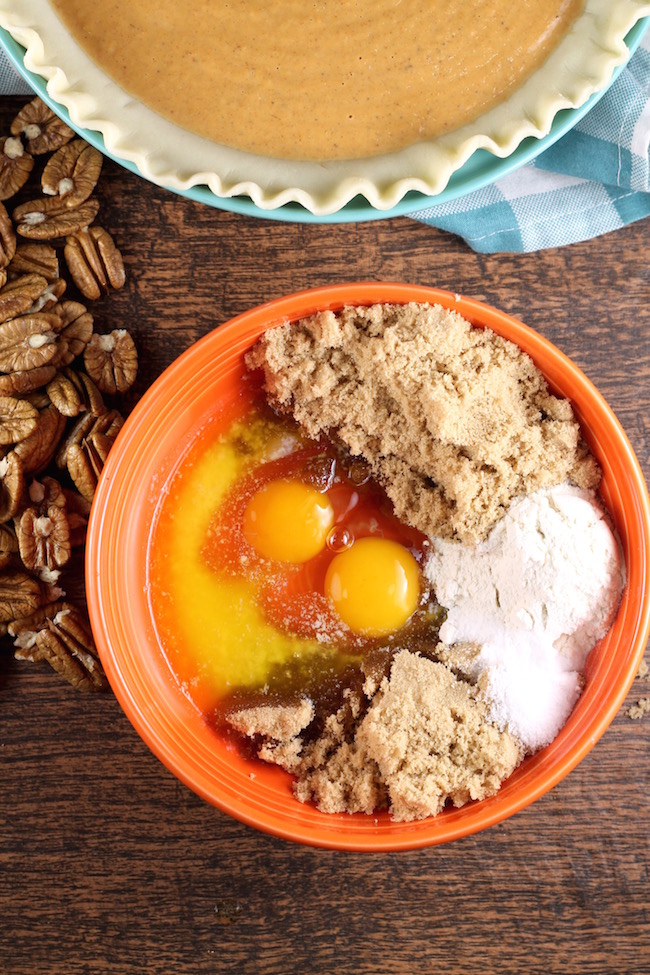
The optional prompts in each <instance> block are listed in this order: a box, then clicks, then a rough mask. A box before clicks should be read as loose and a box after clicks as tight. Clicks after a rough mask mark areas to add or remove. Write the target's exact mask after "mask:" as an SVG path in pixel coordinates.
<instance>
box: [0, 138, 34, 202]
mask: <svg viewBox="0 0 650 975" xmlns="http://www.w3.org/2000/svg"><path fill="white" fill-rule="evenodd" d="M33 168H34V159H33V157H32V156H30V154H29V153H28V152H25V149H24V147H23V144H22V142H21V141H20V139H18V138H17V137H16V136H14V135H10V136H3V137H2V139H0V200H9V199H10V198H11V197H12V196H14V194H15V193H17V192H18V190H20V189H22V188H23V186H24V185H25V183H26V182H27V180H28V179H29V174H30V173H31V171H32V169H33Z"/></svg>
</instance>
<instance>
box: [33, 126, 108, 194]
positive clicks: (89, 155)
mask: <svg viewBox="0 0 650 975" xmlns="http://www.w3.org/2000/svg"><path fill="white" fill-rule="evenodd" d="M102 161H103V157H102V154H101V152H99V150H98V149H94V148H93V146H91V145H88V143H87V142H86V141H85V140H84V139H73V141H72V142H68V143H67V145H65V146H62V147H61V148H60V149H59V150H58V151H57V152H55V153H54V155H53V156H52V157H51V159H48V161H47V163H46V165H45V169H44V170H43V175H42V176H41V188H42V190H43V192H44V193H46V194H47V195H48V196H58V197H60V198H61V199H62V200H64V201H65V205H66V206H67V207H77V206H79V204H80V203H83V202H84V200H87V199H88V197H89V196H90V194H91V193H92V191H93V190H94V189H95V187H96V186H97V180H98V179H99V174H100V172H101V169H102Z"/></svg>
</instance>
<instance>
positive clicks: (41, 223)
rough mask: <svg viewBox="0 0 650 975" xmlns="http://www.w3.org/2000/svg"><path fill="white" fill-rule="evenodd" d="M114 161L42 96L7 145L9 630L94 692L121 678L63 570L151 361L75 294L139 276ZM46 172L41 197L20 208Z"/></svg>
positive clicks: (0, 618) (4, 565)
mask: <svg viewBox="0 0 650 975" xmlns="http://www.w3.org/2000/svg"><path fill="white" fill-rule="evenodd" d="M101 167H102V155H101V153H100V152H98V151H97V150H96V149H95V148H93V147H92V146H90V145H88V143H87V142H85V141H84V140H83V139H79V138H76V137H75V133H74V132H73V131H72V129H70V128H69V127H68V126H67V125H65V124H64V123H63V122H62V121H61V120H60V119H59V118H58V117H57V116H56V115H55V114H54V113H53V112H52V111H51V110H50V109H49V108H48V107H47V106H46V105H45V104H44V103H43V102H42V101H41V100H40V99H38V98H36V99H34V100H33V101H31V102H29V104H27V105H25V106H24V107H23V108H22V109H21V111H20V112H19V113H18V115H17V116H16V118H15V119H14V120H13V122H12V124H11V127H10V134H9V135H7V136H5V137H3V138H1V139H0V201H3V202H0V636H2V638H3V639H6V638H7V637H11V638H13V641H14V647H15V648H16V649H15V656H16V657H17V658H19V659H22V660H31V661H37V660H47V661H48V662H49V663H50V664H51V666H52V667H53V668H54V669H55V670H57V671H58V672H59V673H61V674H63V676H65V677H66V678H67V679H68V680H69V681H70V683H72V684H73V685H74V686H75V687H78V688H80V689H83V690H100V689H102V688H105V687H106V686H107V681H106V677H105V675H104V673H103V671H102V667H101V664H100V662H99V659H98V655H97V651H96V648H95V645H94V641H93V638H92V633H91V630H90V626H89V623H88V619H87V616H86V612H85V608H83V609H82V608H80V607H79V606H76V605H74V604H73V603H71V602H69V601H66V600H65V599H64V597H65V591H64V589H63V588H62V583H63V582H64V579H63V575H62V574H64V572H65V567H66V566H67V565H69V563H70V560H71V558H72V556H73V552H74V550H75V549H77V550H82V549H83V546H84V543H85V535H86V525H87V521H88V515H89V512H90V503H91V501H92V497H93V494H94V491H95V488H96V486H97V480H98V477H99V475H100V473H101V470H102V468H103V466H104V462H105V460H106V457H107V454H108V451H109V450H110V448H111V445H112V443H113V441H114V440H115V437H116V436H117V433H118V431H119V429H120V427H121V426H122V423H123V418H122V416H121V415H120V413H119V412H118V410H117V409H115V408H114V407H113V406H111V405H109V404H107V403H106V402H105V401H104V396H107V397H114V396H115V395H116V394H122V393H124V392H126V391H127V390H128V389H129V388H130V387H131V385H132V384H133V382H134V380H135V378H136V373H137V367H138V360H137V352H136V348H135V345H134V343H133V339H132V338H131V336H130V334H129V333H128V332H127V331H126V330H125V329H116V330H114V331H112V332H110V333H109V334H98V333H97V332H95V331H94V320H93V315H92V314H91V313H90V312H89V311H88V309H87V307H86V305H85V304H84V303H82V301H79V300H76V298H68V297H67V292H68V288H69V287H70V288H71V290H72V291H73V292H76V293H77V296H78V297H80V298H82V299H84V300H86V299H87V300H94V299H96V298H99V297H100V296H102V295H106V294H108V292H109V291H111V290H112V289H116V288H121V287H122V286H123V284H124V282H125V274H124V264H123V261H122V256H121V254H120V251H119V250H118V248H117V247H116V246H115V244H114V242H113V240H112V238H111V236H110V234H109V233H108V232H107V231H106V230H104V229H103V228H102V227H100V226H98V225H97V224H95V223H94V220H95V217H96V216H97V213H98V211H99V202H98V200H97V199H96V198H95V197H94V196H93V193H94V191H95V187H96V185H97V181H98V179H99V175H100V171H101ZM35 178H38V179H40V193H39V194H37V195H35V198H28V199H27V200H26V201H25V202H20V203H18V204H17V205H13V207H12V206H11V204H10V202H9V201H11V200H12V198H14V197H15V196H16V195H17V194H20V195H21V196H25V195H29V196H30V197H31V194H29V188H30V184H32V183H33V181H34V180H35ZM32 192H33V191H32ZM14 204H15V201H14Z"/></svg>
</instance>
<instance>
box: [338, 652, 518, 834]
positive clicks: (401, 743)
mask: <svg viewBox="0 0 650 975" xmlns="http://www.w3.org/2000/svg"><path fill="white" fill-rule="evenodd" d="M356 742H357V745H358V746H359V747H360V748H361V749H363V750H364V751H365V752H366V753H367V754H368V755H369V756H371V757H372V759H373V760H374V761H375V762H376V764H377V766H378V768H379V773H380V775H381V777H382V780H383V781H384V783H385V784H386V787H387V789H388V793H389V796H390V808H391V813H392V817H393V819H395V820H398V821H400V820H411V819H421V818H422V817H424V816H435V815H437V814H438V813H439V812H440V811H441V809H442V808H443V806H444V805H445V804H446V803H447V802H448V801H450V802H452V803H453V805H454V806H462V805H464V804H465V803H466V802H469V800H470V799H485V798H486V797H488V796H492V795H494V794H495V793H496V792H497V791H498V789H499V786H500V785H501V782H502V781H503V780H504V779H505V778H507V776H509V775H510V774H511V772H513V771H514V769H515V768H516V767H517V765H518V764H519V762H520V761H521V759H522V750H521V747H520V745H519V744H518V743H517V741H516V740H515V739H514V738H513V737H512V736H511V735H510V734H509V733H508V732H504V731H499V729H498V728H496V727H495V726H494V725H492V724H490V723H489V722H488V720H487V705H486V704H485V703H484V702H483V701H481V700H478V699H477V697H476V692H475V689H474V688H473V687H472V685H471V684H468V683H466V682H465V681H462V680H458V679H457V678H456V677H455V676H454V675H453V674H452V672H451V671H450V670H448V669H447V667H445V665H444V664H441V663H435V662H433V661H431V660H427V659H425V658H423V657H420V656H418V655H417V654H413V653H410V652H408V651H402V652H401V653H399V654H398V655H397V656H396V658H395V662H394V663H393V667H392V670H391V673H390V680H389V681H387V682H386V683H385V684H384V685H383V686H382V689H381V691H380V693H379V694H378V695H377V697H376V698H375V700H374V701H373V703H372V706H371V707H370V709H369V711H368V713H367V715H366V717H365V718H364V720H363V722H362V723H361V725H360V727H359V731H358V732H357V736H356Z"/></svg>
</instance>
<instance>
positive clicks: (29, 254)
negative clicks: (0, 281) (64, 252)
mask: <svg viewBox="0 0 650 975" xmlns="http://www.w3.org/2000/svg"><path fill="white" fill-rule="evenodd" d="M8 270H9V275H10V277H19V276H20V275H21V274H40V276H41V277H43V278H45V280H46V281H56V280H57V278H58V277H59V258H58V257H57V253H56V251H55V250H54V248H53V247H52V246H51V244H42V243H38V242H33V241H26V242H24V243H21V244H18V246H17V247H16V253H15V254H14V256H13V258H12V259H11V263H10V264H9V268H8Z"/></svg>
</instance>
